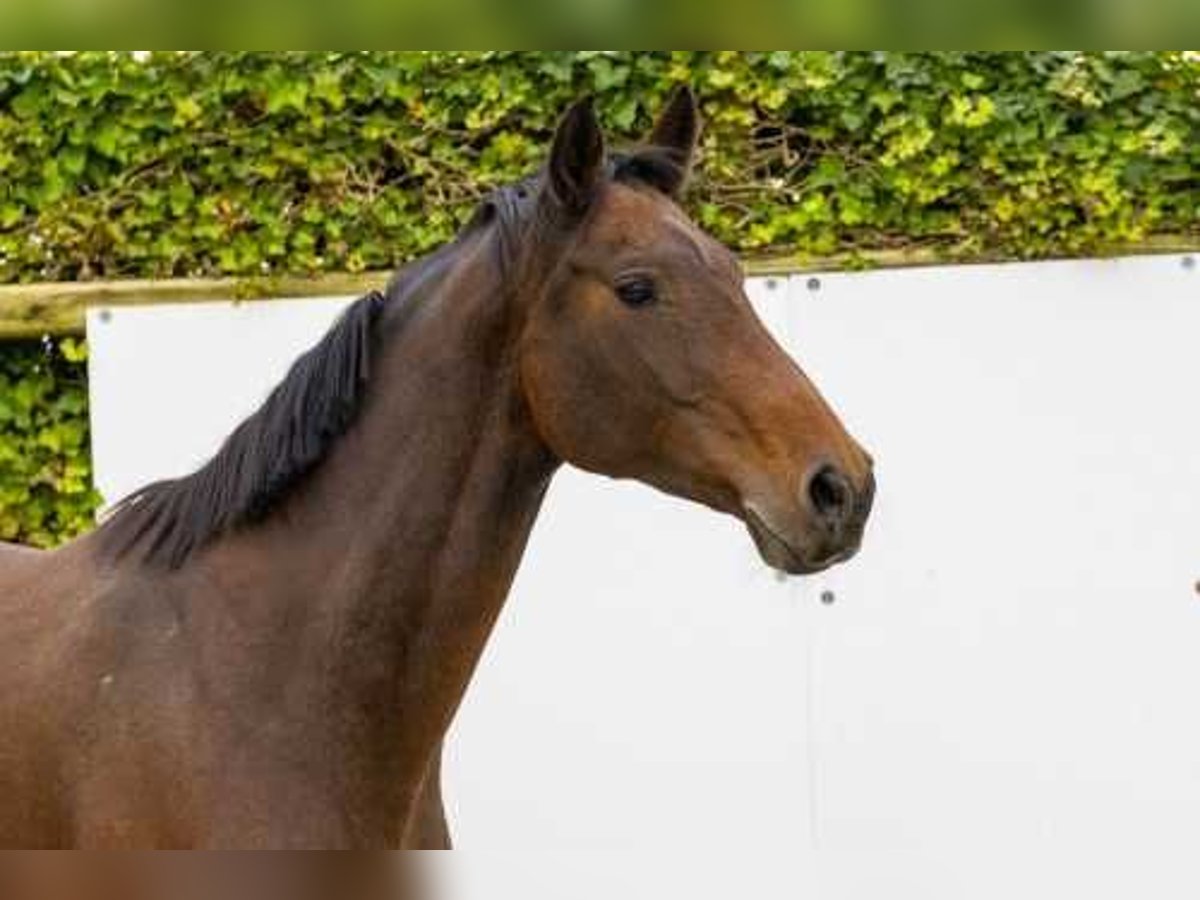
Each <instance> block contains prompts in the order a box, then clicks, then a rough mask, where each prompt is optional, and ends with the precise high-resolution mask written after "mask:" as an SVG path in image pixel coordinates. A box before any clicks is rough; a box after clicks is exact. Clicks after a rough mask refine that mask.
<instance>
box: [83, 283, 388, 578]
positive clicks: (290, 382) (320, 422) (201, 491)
mask: <svg viewBox="0 0 1200 900" xmlns="http://www.w3.org/2000/svg"><path fill="white" fill-rule="evenodd" d="M382 306H383V297H382V296H381V295H380V294H378V293H372V294H369V295H367V296H366V297H363V298H362V299H360V300H357V301H356V302H355V303H354V304H353V305H352V306H350V308H349V309H347V310H346V311H345V312H344V313H343V314H342V316H341V318H339V319H338V321H337V323H336V324H335V325H334V326H333V328H332V329H330V331H329V332H328V333H327V334H326V335H325V337H324V338H322V339H321V341H320V342H319V343H318V344H317V345H316V346H315V347H313V348H312V349H311V350H309V351H308V352H307V353H305V354H304V355H303V356H301V357H300V358H299V359H298V360H296V362H295V363H294V364H293V365H292V368H291V370H290V371H289V372H288V374H287V376H286V377H285V378H284V379H283V381H282V382H281V383H280V384H279V386H278V387H276V388H275V390H274V391H272V393H271V395H270V396H269V397H268V398H267V400H266V402H264V403H263V405H262V406H261V407H260V408H259V410H258V411H257V412H256V413H254V414H253V415H251V416H250V417H249V418H248V419H246V420H245V421H244V422H242V424H241V425H239V426H238V427H237V429H236V430H235V431H234V432H233V434H231V435H230V436H229V437H228V438H227V439H226V441H225V443H224V444H223V445H222V447H221V449H220V450H219V451H218V452H217V454H216V456H214V457H213V458H212V459H211V460H210V461H209V462H208V463H207V464H206V465H205V466H204V467H203V468H201V469H200V470H199V471H197V472H195V473H193V474H192V475H188V476H186V477H184V478H178V479H172V480H168V481H160V482H157V483H155V484H151V485H149V486H147V487H144V488H142V489H141V490H139V491H137V492H136V493H134V494H133V495H131V496H130V497H128V498H126V499H125V500H123V501H122V502H121V503H120V504H119V505H118V506H117V508H116V510H115V511H114V513H113V515H112V517H111V518H110V519H109V520H108V521H107V522H106V523H105V525H104V528H103V546H104V548H105V549H106V550H107V551H108V552H109V553H111V554H112V555H114V556H117V557H119V556H122V555H124V554H126V553H129V552H130V551H132V550H133V549H134V547H135V546H140V547H141V548H142V554H141V555H142V559H143V560H144V561H145V562H148V563H158V564H162V565H166V566H168V567H170V568H177V567H179V566H181V565H183V563H184V562H186V561H187V559H188V557H190V556H191V555H192V554H193V553H195V552H196V551H197V550H199V549H200V548H201V547H203V546H204V545H205V544H207V543H208V542H209V541H211V540H212V539H213V538H215V537H217V536H218V535H221V534H223V533H225V532H227V531H230V530H232V529H235V528H239V527H242V526H245V525H250V524H253V523H254V522H256V521H258V520H260V519H261V518H262V517H263V516H265V515H266V514H267V513H268V512H269V511H270V510H271V508H272V507H273V505H274V504H275V503H276V502H277V501H278V500H279V498H281V497H282V496H283V495H284V494H285V493H286V492H287V491H288V490H289V489H290V488H291V487H292V486H293V485H295V484H296V483H297V482H298V481H299V480H300V479H301V478H303V477H304V476H305V475H306V474H307V473H308V472H309V471H310V470H311V469H312V468H313V467H314V466H316V465H317V463H319V462H320V461H321V459H322V458H323V457H324V456H325V454H326V453H327V452H328V450H329V448H330V447H331V446H332V445H333V443H334V442H335V441H336V440H337V439H338V438H339V437H341V436H342V434H344V433H345V431H346V430H347V429H348V428H349V427H350V425H351V424H352V423H353V421H354V419H355V416H356V414H357V412H358V409H359V407H360V406H361V401H362V397H363V394H364V393H365V391H364V386H365V385H366V382H367V377H368V375H369V373H370V362H371V345H372V336H373V332H374V324H375V321H376V319H377V318H378V316H379V312H380V310H381V308H382Z"/></svg>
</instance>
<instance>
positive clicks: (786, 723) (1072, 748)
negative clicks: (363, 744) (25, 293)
mask: <svg viewBox="0 0 1200 900" xmlns="http://www.w3.org/2000/svg"><path fill="white" fill-rule="evenodd" d="M1198 279H1200V273H1197V272H1196V271H1195V269H1194V268H1192V267H1191V266H1190V265H1185V260H1183V259H1182V258H1180V257H1159V258H1145V259H1132V260H1119V261H1103V262H1100V261H1085V262H1070V263H1043V264H1031V265H1008V266H979V267H957V268H930V269H919V270H909V271H887V272H875V273H863V274H839V275H830V276H822V277H819V278H812V277H810V276H799V277H796V278H792V279H782V280H779V281H776V282H774V284H773V286H769V285H768V284H767V283H766V282H765V281H756V282H754V283H753V284H752V286H751V290H752V294H753V296H754V299H755V302H756V304H757V305H758V307H759V308H760V310H761V311H762V312H763V314H764V316H765V317H766V318H767V320H768V323H769V325H770V326H771V328H772V329H773V330H774V332H775V333H776V335H777V336H778V337H780V339H781V340H782V341H783V342H784V343H785V345H786V346H787V347H788V349H789V350H790V351H792V352H793V353H794V354H795V355H796V356H797V358H798V359H799V360H800V362H801V364H802V365H804V367H805V368H806V369H807V370H808V371H809V373H810V374H811V375H812V376H813V378H814V380H815V381H816V382H817V383H818V385H820V387H821V388H822V389H823V391H824V392H825V393H826V395H827V396H828V397H829V398H830V399H831V400H832V402H833V403H834V405H835V406H836V407H837V408H838V409H839V410H840V411H841V412H842V413H843V414H844V417H845V419H846V420H847V424H848V425H849V426H850V427H851V429H852V430H853V431H854V432H855V433H856V435H858V436H859V437H860V438H861V439H862V440H863V442H864V443H865V444H866V445H867V446H868V447H869V449H871V451H872V452H873V453H874V454H875V456H876V458H877V460H878V475H879V487H880V490H879V498H878V501H877V509H876V516H875V519H874V522H873V524H872V526H871V528H870V530H869V533H868V539H867V544H866V547H865V549H864V552H863V554H862V556H860V557H859V559H858V560H856V561H855V562H854V563H852V564H851V565H849V566H847V567H844V568H842V569H839V570H836V571H835V572H833V573H829V574H827V575H824V576H820V577H817V578H813V579H809V580H805V581H789V582H786V583H782V582H779V581H778V580H776V579H775V578H774V576H772V575H771V574H770V573H769V572H767V571H765V570H764V569H763V567H762V566H761V564H760V563H759V562H758V559H757V556H756V555H755V554H754V552H753V549H752V547H751V546H750V542H749V538H748V537H747V536H746V535H745V533H744V531H743V530H742V529H741V528H740V526H738V525H737V524H736V523H734V522H731V521H727V520H724V519H722V518H720V517H718V516H716V515H715V514H713V513H710V512H708V511H706V510H701V509H699V508H693V507H690V506H687V505H686V504H683V503H679V502H676V501H671V500H668V499H665V498H662V497H660V496H658V495H657V494H654V493H653V492H651V491H649V490H647V489H644V488H640V487H638V486H632V485H618V484H614V483H612V482H608V481H606V480H603V479H598V478H593V477H590V476H584V475H581V474H579V473H576V472H573V471H566V472H564V473H563V474H562V475H561V476H560V478H559V479H558V480H557V481H556V483H555V486H554V488H553V489H552V491H551V496H550V498H549V500H548V503H547V506H546V509H545V512H544V514H543V518H542V520H541V521H540V522H539V524H538V527H537V529H536V531H535V533H534V536H533V539H532V542H531V546H530V550H529V554H528V556H527V558H526V561H525V564H524V566H523V568H522V570H521V573H520V574H519V576H518V581H517V585H516V589H515V591H514V595H513V597H512V598H511V601H510V605H509V608H508V609H507V610H506V613H505V615H504V616H503V617H502V619H501V622H500V624H499V627H498V629H497V633H496V636H495V639H494V640H493V642H492V644H491V646H490V647H489V650H488V653H487V655H486V657H485V659H484V662H483V664H482V666H481V669H480V672H479V676H478V678H477V680H476V683H475V684H474V685H473V687H472V690H471V692H470V694H469V696H468V699H467V703H466V704H465V706H464V709H463V711H462V714H461V715H460V717H459V721H458V724H457V726H456V729H455V732H454V735H453V740H452V742H451V745H450V750H449V759H448V770H449V771H448V782H449V784H448V793H449V801H450V805H451V808H452V817H453V820H454V828H455V831H456V834H457V836H458V838H459V841H460V844H461V845H462V846H463V847H464V848H465V849H467V850H471V849H474V850H476V851H478V852H476V853H474V854H470V853H468V854H463V859H464V860H467V861H471V860H474V862H471V863H470V865H469V866H468V874H471V873H473V875H474V879H475V880H474V881H472V878H471V877H466V879H465V880H466V882H468V887H467V888H465V893H466V895H468V896H469V897H470V898H473V897H474V896H476V895H477V894H476V893H475V892H473V891H471V889H470V888H469V884H479V885H481V886H482V885H485V884H486V885H488V889H489V890H490V891H491V892H492V893H490V894H486V895H484V896H489V895H490V896H499V897H509V896H514V897H515V896H521V897H522V898H525V900H536V898H541V897H546V898H550V897H553V898H555V900H560V898H562V897H564V896H566V894H565V893H564V890H565V888H566V886H568V885H573V884H576V883H578V879H579V875H580V872H581V868H582V866H583V863H581V862H580V860H579V858H578V857H575V856H569V855H564V854H552V853H549V852H548V851H552V850H572V849H579V848H603V849H623V850H624V849H629V850H633V849H636V850H639V851H649V850H654V849H656V848H657V849H659V850H661V851H663V853H661V854H660V855H657V856H654V855H651V854H650V853H648V852H644V853H638V854H631V855H629V856H628V857H618V858H616V859H610V861H609V862H607V863H604V862H599V861H597V862H596V863H595V865H602V866H603V865H610V866H618V867H619V866H622V865H625V863H622V862H621V860H622V859H629V860H638V862H636V863H633V862H631V863H629V864H630V865H633V866H634V871H642V872H643V876H644V877H642V876H639V877H633V875H632V874H630V872H629V871H628V870H621V871H623V872H625V873H626V874H629V875H630V877H629V878H628V879H626V881H627V882H628V884H629V885H634V886H636V885H642V886H643V888H644V889H643V888H637V889H636V890H635V889H633V888H631V889H630V890H628V891H626V890H625V889H622V890H620V891H619V893H620V894H621V896H628V897H641V896H645V897H647V898H651V897H653V898H654V900H659V898H661V897H664V896H687V897H689V898H693V900H695V898H707V897H722V898H727V897H729V896H730V895H731V892H730V890H729V885H730V884H737V883H738V879H737V873H739V872H742V873H745V872H748V871H754V872H758V873H759V874H761V875H763V876H764V877H763V878H761V879H751V880H750V881H745V880H743V882H742V883H743V884H746V885H748V884H751V883H753V884H754V885H756V886H757V885H759V884H760V883H761V884H763V885H768V886H769V887H766V888H764V889H763V890H758V889H757V887H756V889H755V890H754V891H752V892H751V893H752V894H753V895H754V896H755V897H772V898H773V897H775V896H779V897H787V896H792V897H796V896H814V897H820V898H854V900H878V898H879V897H897V898H909V897H912V898H920V900H941V898H944V900H962V898H964V897H969V898H971V900H990V898H996V900H1010V898H1012V897H1014V896H1022V897H1051V896H1088V897H1089V898H1091V900H1096V898H1113V900H1118V898H1119V900H1126V898H1128V897H1131V896H1147V897H1154V898H1155V900H1170V898H1176V897H1178V898H1185V897H1186V898H1189V900H1190V898H1194V897H1196V896H1200V870H1198V869H1197V868H1196V867H1195V865H1194V864H1193V862H1192V856H1193V853H1192V849H1191V844H1192V842H1193V841H1194V839H1195V836H1196V835H1197V834H1200V712H1197V703H1196V701H1195V693H1196V691H1197V690H1198V689H1200V595H1198V594H1197V587H1196V581H1197V579H1200V527H1198V526H1197V522H1196V516H1195V511H1196V509H1197V507H1198V506H1200V453H1197V452H1196V447H1197V446H1198V445H1200V418H1198V417H1197V416H1196V415H1195V406H1196V399H1195V398H1196V391H1197V387H1196V386H1197V385H1198V384H1200V353H1197V352H1196V351H1195V348H1194V345H1195V342H1196V336H1197V335H1200V281H1198ZM337 308H339V301H320V302H312V301H296V302H284V303H273V304H262V305H245V306H234V305H232V304H230V305H225V304H217V305H211V306H187V307H173V308H158V309H139V310H125V309H120V310H114V311H112V315H111V317H109V318H104V316H103V315H102V311H98V310H97V311H93V312H92V314H91V315H90V317H89V338H90V340H91V346H92V392H93V407H92V409H93V418H94V429H95V445H96V446H95V449H96V464H97V477H98V483H99V485H100V487H101V490H102V491H103V492H104V494H105V497H106V499H108V500H115V499H118V497H119V496H120V495H121V494H123V493H125V492H127V491H128V490H130V489H132V488H134V487H136V486H137V485H139V484H141V483H144V482H146V481H149V480H151V479H153V478H158V477H163V476H165V475H173V474H178V473H181V472H183V471H186V470H187V469H189V468H191V467H193V466H194V465H195V464H197V463H198V462H200V461H201V460H202V459H203V458H204V456H205V455H206V454H207V453H209V452H211V451H212V450H213V449H215V447H216V446H217V444H218V443H219V441H220V439H221V438H222V437H223V436H224V434H225V433H227V432H228V431H229V430H230V428H232V426H233V425H234V424H235V423H236V421H237V419H238V418H239V417H240V416H242V415H244V414H245V413H246V412H248V411H249V410H250V409H252V408H253V406H254V404H255V403H256V402H257V401H259V400H261V399H262V398H263V397H264V396H265V394H266V392H267V391H268V390H269V388H270V387H271V386H272V384H273V383H274V381H275V380H276V379H278V377H279V376H280V375H281V374H282V372H283V370H284V369H285V368H286V365H287V363H288V361H289V360H290V358H292V357H293V356H294V355H295V354H296V353H297V352H299V350H301V349H302V348H303V347H304V346H306V345H308V344H311V343H312V342H313V341H315V340H316V339H317V337H318V336H319V334H320V332H321V330H322V329H323V328H324V327H325V326H326V325H327V324H328V323H329V321H330V320H331V318H332V316H333V315H334V313H335V312H336V309H337ZM824 591H831V592H832V593H833V594H834V596H835V598H836V602H834V603H833V604H832V605H824V604H822V603H820V602H819V599H818V598H819V597H820V595H821V594H822V592H824ZM497 849H500V850H503V849H525V850H533V849H537V850H538V851H539V852H538V853H536V854H529V855H522V856H504V855H503V854H496V853H492V852H491V851H493V850H497ZM673 849H674V850H678V851H685V850H686V851H700V852H701V853H702V854H703V856H701V857H698V859H701V860H703V862H702V863H699V864H697V865H696V866H695V867H694V868H689V867H688V866H687V865H685V864H684V863H683V861H682V860H681V857H680V856H679V854H676V853H672V850H673ZM751 852H752V853H754V854H756V856H754V857H748V856H747V855H746V854H747V853H751ZM655 859H657V860H659V862H658V865H659V866H660V867H665V868H660V869H658V870H657V873H656V874H655V875H651V874H650V873H651V871H652V869H653V866H654V863H653V862H652V861H653V860H655ZM755 859H756V860H757V862H754V861H753V860H755ZM722 864H723V865H724V870H725V872H726V874H728V875H729V878H730V879H732V881H730V880H729V879H725V878H724V877H721V876H715V875H714V874H713V869H712V867H713V866H714V865H722ZM747 866H751V867H756V868H753V869H752V870H751V869H747V868H746V867H747ZM639 867H642V868H639ZM768 873H769V875H768ZM624 877H625V875H621V876H620V877H618V875H616V874H611V873H610V875H609V876H608V877H606V878H598V879H596V880H595V882H594V883H595V884H596V886H597V891H599V886H600V885H602V884H608V885H610V886H613V885H616V884H618V883H620V884H625V883H626V881H622V878H624ZM652 886H653V888H652ZM668 887H671V890H669V891H668ZM651 888H652V889H651ZM638 890H641V891H642V892H641V893H638ZM766 891H770V893H767V892H766ZM605 895H606V896H608V895H609V894H607V893H606V894H605ZM586 896H591V895H590V894H587V893H586V891H582V892H581V891H574V890H572V892H571V897H572V900H573V898H574V897H586ZM595 896H600V893H599V892H597V893H595Z"/></svg>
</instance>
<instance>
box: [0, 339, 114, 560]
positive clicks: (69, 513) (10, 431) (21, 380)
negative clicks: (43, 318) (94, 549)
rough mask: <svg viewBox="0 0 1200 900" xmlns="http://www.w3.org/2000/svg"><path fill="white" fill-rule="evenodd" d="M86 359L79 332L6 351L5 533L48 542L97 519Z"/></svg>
mask: <svg viewBox="0 0 1200 900" xmlns="http://www.w3.org/2000/svg"><path fill="white" fill-rule="evenodd" d="M85 359H86V351H85V349H84V347H83V345H82V343H81V342H80V341H77V340H73V339H68V340H65V341H62V342H61V343H50V342H47V343H46V344H44V345H40V346H39V345H37V344H33V345H29V344H12V345H8V346H5V347H4V348H3V352H2V353H0V541H20V542H23V543H29V544H33V545H36V546H42V547H48V546H51V545H53V544H55V543H57V542H58V541H61V540H64V539H66V538H69V537H72V536H74V535H76V534H78V533H80V532H81V531H84V530H86V529H87V528H88V527H89V526H90V525H91V522H92V514H93V511H94V509H95V506H96V496H95V493H94V491H93V490H92V486H91V483H92V472H91V459H90V456H89V445H88V419H87V385H86V379H85V377H84V370H85Z"/></svg>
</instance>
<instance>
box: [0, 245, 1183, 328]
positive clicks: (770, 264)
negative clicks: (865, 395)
mask: <svg viewBox="0 0 1200 900" xmlns="http://www.w3.org/2000/svg"><path fill="white" fill-rule="evenodd" d="M1191 252H1200V237H1196V236H1190V235H1188V236H1173V235H1164V236H1157V237H1154V238H1152V239H1150V240H1147V241H1145V242H1143V243H1140V244H1138V245H1137V246H1133V247H1130V246H1125V247H1115V248H1108V249H1107V250H1102V251H1098V252H1095V253H1093V254H1091V255H1093V256H1097V255H1098V256H1113V255H1119V254H1124V255H1139V254H1152V253H1191ZM950 261H952V260H950V259H947V258H946V256H945V255H944V254H942V253H939V252H938V251H936V250H930V249H920V248H917V249H903V250H876V251H869V252H862V253H855V254H843V255H839V256H828V257H812V256H777V257H769V258H756V259H749V260H747V261H746V270H747V272H748V273H749V274H751V275H759V276H770V275H783V274H796V273H802V272H820V271H824V272H828V271H835V270H840V269H847V268H901V267H907V266H921V265H932V264H935V263H940V262H950ZM992 261H997V260H989V259H973V260H972V262H992ZM388 277H389V273H386V272H364V273H359V274H345V273H336V274H327V275H319V276H316V277H313V278H298V277H282V278H261V279H260V278H245V279H240V278H223V279H171V280H162V281H92V282H66V283H59V284H21V285H8V286H0V341H6V340H21V339H30V338H38V337H41V336H43V335H54V336H58V335H69V334H81V333H82V332H83V328H84V317H85V314H86V311H87V309H88V308H89V307H96V306H142V305H148V304H154V303H203V302H206V301H216V300H247V301H249V300H273V299H282V298H287V297H334V296H354V295H358V294H364V293H366V292H367V291H369V290H372V289H377V288H381V287H382V286H383V285H384V284H385V283H386V282H387V279H388Z"/></svg>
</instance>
